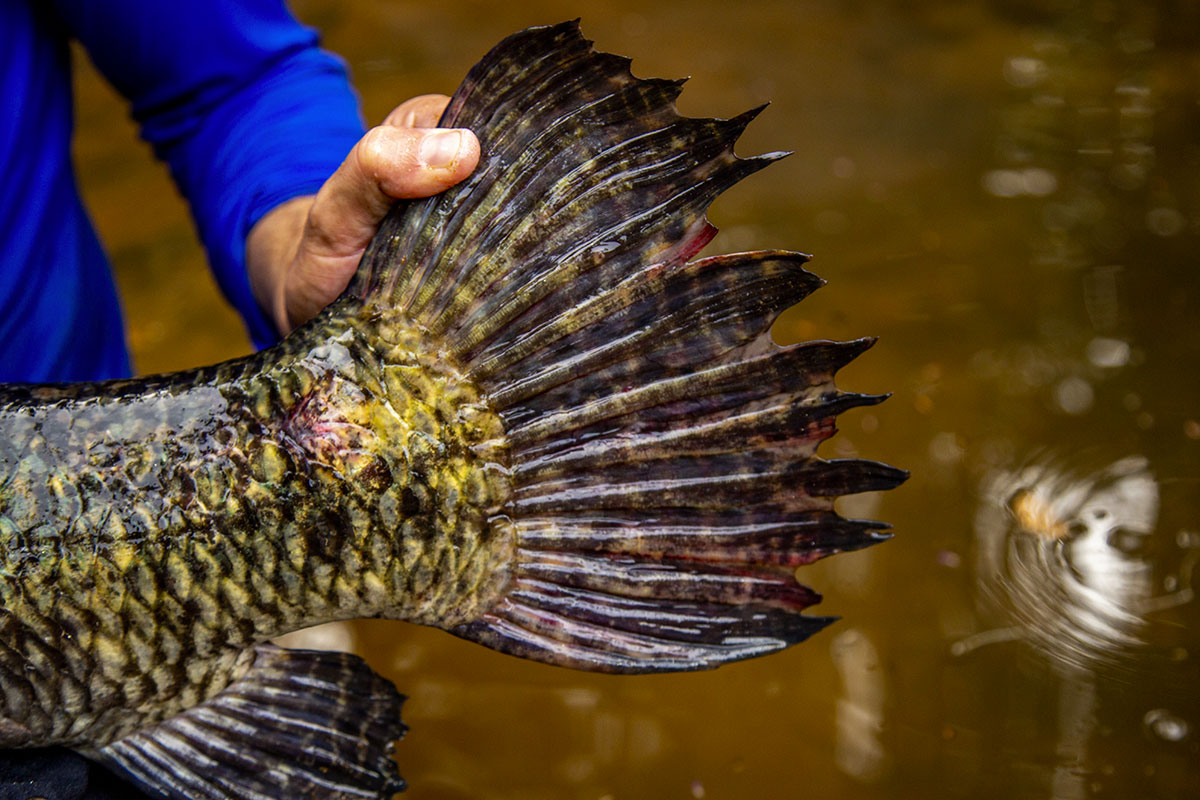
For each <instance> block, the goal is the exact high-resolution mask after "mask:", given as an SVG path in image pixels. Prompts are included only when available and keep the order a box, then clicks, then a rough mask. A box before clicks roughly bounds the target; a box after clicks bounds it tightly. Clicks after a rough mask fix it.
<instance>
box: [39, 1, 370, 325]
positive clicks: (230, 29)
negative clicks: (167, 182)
mask: <svg viewBox="0 0 1200 800" xmlns="http://www.w3.org/2000/svg"><path fill="white" fill-rule="evenodd" d="M55 1H56V7H57V9H58V12H59V14H60V15H61V18H62V19H63V20H64V21H65V22H66V24H67V25H68V26H69V27H70V29H71V31H72V33H73V34H74V35H75V36H76V37H77V38H78V39H79V40H80V41H81V42H82V43H83V45H84V46H85V47H86V48H87V50H88V52H89V53H90V55H91V57H92V59H93V60H94V61H95V63H96V66H97V67H98V68H99V69H100V71H101V72H103V73H104V75H105V76H106V77H107V78H108V79H109V80H110V81H111V82H112V83H113V85H114V86H116V88H117V89H118V90H119V91H120V92H121V93H122V94H124V95H125V96H126V97H127V98H129V100H130V101H131V104H132V111H133V116H134V119H136V120H137V122H138V123H139V124H140V125H141V131H142V137H143V138H144V139H145V140H146V141H148V142H149V143H150V144H151V145H152V146H153V148H154V152H155V153H156V154H157V155H158V157H159V158H161V159H163V160H164V161H166V162H167V164H168V165H169V166H170V169H171V173H172V175H173V176H174V178H175V181H176V183H177V184H178V186H179V188H180V190H181V191H182V192H183V194H184V196H185V197H186V198H187V201H188V203H189V204H190V205H191V209H192V215H193V217H194V218H195V221H196V225H197V228H198V230H199V234H200V238H201V241H202V242H203V243H204V246H205V248H206V249H207V251H208V256H209V260H210V262H211V263H212V267H213V271H214V273H215V274H216V278H217V282H218V284H219V285H220V287H221V289H222V291H223V292H224V293H225V296H226V297H227V298H228V299H229V301H230V302H231V303H232V304H233V305H234V307H235V308H237V310H238V311H239V312H240V313H241V314H242V316H243V318H244V319H245V320H246V324H247V327H248V328H249V331H250V337H251V339H252V340H253V341H254V343H255V345H256V346H259V347H263V346H266V345H267V344H270V343H271V342H273V341H275V340H276V339H277V338H278V335H277V334H276V332H275V330H274V326H273V325H272V324H271V323H270V321H269V319H268V317H267V316H266V315H265V314H264V313H263V311H262V310H261V309H260V308H259V307H258V304H257V303H256V302H255V300H254V296H253V294H252V293H251V291H250V283H249V279H248V277H247V275H246V255H245V253H246V235H247V233H248V232H249V231H250V228H251V227H252V226H253V225H254V223H255V222H257V221H258V220H259V219H260V218H261V217H262V216H263V215H264V214H265V213H266V212H268V211H270V210H271V209H272V208H274V207H275V206H276V205H278V204H279V203H281V202H283V201H285V200H288V199H289V198H292V197H296V196H298V195H303V194H311V193H313V192H315V191H316V190H317V189H318V188H319V187H320V185H321V184H322V183H323V182H324V181H325V179H326V178H327V177H329V175H330V174H331V173H332V172H333V171H334V170H335V169H337V167H338V165H339V164H340V163H341V162H342V159H343V158H344V157H345V155H346V153H347V152H349V150H350V148H351V147H352V146H353V145H354V143H355V142H356V141H357V140H358V139H359V137H361V136H362V133H363V123H362V119H361V116H360V112H359V108H358V100H357V97H356V96H355V94H354V92H353V91H352V89H351V88H350V86H349V82H348V80H347V76H346V68H345V65H344V64H343V63H342V62H341V61H340V60H338V59H337V58H336V57H334V56H333V55H331V54H329V53H327V52H325V51H322V50H321V49H320V48H319V47H318V42H317V34H316V33H315V32H314V31H312V30H310V29H308V28H305V27H303V26H301V25H300V24H299V23H298V22H297V21H296V20H295V18H294V17H292V15H291V14H290V13H289V11H288V10H287V8H286V7H285V5H284V4H283V1H282V0H173V2H162V0H106V2H103V3H96V2H94V0H55Z"/></svg>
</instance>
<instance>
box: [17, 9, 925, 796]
mask: <svg viewBox="0 0 1200 800" xmlns="http://www.w3.org/2000/svg"><path fill="white" fill-rule="evenodd" d="M680 88H681V82H680V81H665V80H644V79H638V78H635V77H634V76H633V75H632V73H631V72H630V71H629V61H628V59H624V58H620V57H617V56H613V55H609V54H605V53H599V52H597V51H595V50H594V49H593V48H592V46H591V43H590V42H588V41H587V40H586V39H584V38H583V36H582V34H581V33H580V31H579V27H578V25H577V24H575V23H564V24H562V25H556V26H551V27H547V28H534V29H529V30H526V31H522V32H520V33H517V34H515V35H513V36H511V37H509V38H508V39H506V40H504V41H503V42H501V43H500V45H498V46H497V47H496V48H494V49H493V50H492V52H491V53H489V54H488V56H486V57H485V58H484V60H483V61H481V62H480V63H479V64H478V65H476V66H475V67H474V68H473V69H472V70H471V71H470V73H469V74H468V76H467V79H466V80H465V81H464V83H463V85H462V86H461V87H460V88H459V90H458V91H457V92H456V93H455V95H454V97H453V98H452V99H451V102H450V104H449V106H448V107H447V110H446V112H445V115H444V116H443V118H442V120H441V124H442V125H443V126H447V127H467V128H470V129H472V130H474V131H475V132H476V134H477V135H478V136H479V138H480V142H481V151H482V153H481V157H480V162H479V165H478V167H477V168H476V170H475V171H474V172H473V173H472V174H471V176H470V177H469V178H467V179H466V180H465V181H463V182H462V183H460V184H458V185H456V186H455V187H452V188H451V189H449V190H447V191H446V192H444V193H442V194H440V195H438V196H436V197H433V198H428V199H424V200H420V201H412V202H406V203H402V204H399V205H397V206H396V207H395V208H394V209H393V210H392V211H391V212H390V213H389V214H388V216H387V218H386V219H385V220H384V222H383V223H382V225H381V226H380V230H379V232H378V233H377V235H376V236H375V238H374V239H373V240H372V242H371V244H370V246H369V247H368V248H367V251H366V253H365V254H364V256H363V259H362V262H361V263H360V265H359V268H358V271H357V272H356V274H355V277H354V278H353V280H352V281H351V284H350V286H349V288H348V289H347V291H346V293H345V294H344V295H343V297H342V299H340V300H339V301H338V302H337V303H336V304H335V305H333V306H331V307H330V308H329V309H327V310H326V311H325V312H323V313H322V315H321V316H319V317H318V318H317V319H316V320H315V321H313V322H312V323H310V324H308V325H307V326H305V327H303V328H301V329H300V330H298V331H296V332H295V333H293V334H292V335H291V336H289V337H288V338H287V339H285V340H284V341H283V342H282V343H281V344H279V345H277V346H276V347H274V348H271V349H270V350H267V351H264V352H263V353H261V354H259V355H256V356H252V357H249V358H245V359H241V360H237V361H232V362H229V363H226V364H223V365H219V366H216V367H211V368H207V369H201V370H196V371H193V372H188V373H181V374H179V375H173V376H165V377H157V378H148V379H145V380H141V381H126V382H117V383H108V384H93V385H84V386H74V387H9V388H4V389H0V431H3V439H2V440H0V559H2V561H0V692H2V693H3V698H2V703H3V705H0V747H16V746H23V745H35V744H50V743H61V744H66V745H70V746H74V747H77V748H78V749H81V750H83V751H85V752H88V753H90V754H93V755H95V756H96V757H97V758H98V759H100V760H102V761H104V763H107V764H109V765H113V766H115V767H116V768H118V769H122V770H124V771H126V773H127V774H129V775H131V776H133V777H134V778H135V779H137V780H139V781H140V782H141V783H142V784H143V785H146V786H150V787H153V788H154V789H155V790H156V791H161V792H163V793H165V794H166V795H167V796H169V797H171V798H174V799H175V800H193V798H195V797H201V798H204V800H244V799H246V800H251V799H252V800H262V798H264V797H274V796H280V797H314V798H315V797H338V798H342V797H365V798H380V797H387V796H389V792H390V791H393V790H394V788H395V787H396V786H398V785H399V783H398V780H399V779H398V776H397V775H396V774H395V770H394V765H392V764H391V761H390V758H389V757H388V754H387V753H386V752H385V750H386V746H387V743H388V742H390V741H391V740H392V739H395V738H397V737H398V736H399V735H401V734H402V733H403V726H402V725H401V724H400V723H399V708H400V706H399V704H400V702H401V698H400V697H399V695H398V694H397V693H396V692H395V691H394V689H391V687H386V688H384V686H383V685H384V684H386V681H383V680H382V679H380V678H378V676H376V675H374V674H373V673H371V672H370V670H369V669H368V668H366V667H365V665H363V664H362V663H361V661H360V660H355V659H354V658H353V657H350V656H344V657H341V658H330V657H329V654H314V653H311V652H306V651H278V650H277V649H276V650H271V649H264V648H267V646H265V645H262V644H259V643H261V642H263V641H264V640H266V639H268V638H270V637H273V636H275V635H277V634H281V633H284V632H287V631H290V630H294V629H297V628H300V627H304V626H306V625H309V624H312V623H316V622H324V621H328V620H333V619H347V618H353V617H394V618H399V619H405V620H409V621H413V622H420V623H425V624H431V625H436V626H438V627H442V628H445V629H447V630H449V631H451V632H452V633H454V634H456V635H458V636H462V637H464V638H468V639H471V640H474V641H477V642H480V643H482V644H484V645H486V646H489V647H492V648H495V649H497V650H501V651H503V652H508V653H512V654H516V655H520V656H524V657H528V658H533V659H538V660H541V661H544V662H547V663H551V664H556V665H560V666H568V667H573V668H578V669H588V670H599V671H607V672H626V673H629V672H664V671H677V670H695V669H712V668H714V667H717V666H720V665H721V664H726V663H729V662H732V661H737V660H740V659H745V658H752V657H756V656H760V655H763V654H766V653H771V652H776V651H778V650H781V649H783V648H786V647H789V646H791V645H793V644H796V643H797V642H800V641H803V640H804V639H806V638H807V637H809V636H811V635H813V634H814V633H816V632H818V631H820V630H821V629H823V628H824V627H825V626H826V625H828V624H829V623H830V622H832V621H833V620H832V619H831V618H828V617H818V616H810V615H808V614H806V613H804V612H805V610H806V609H807V608H809V607H811V606H812V605H813V604H815V603H817V602H818V601H819V600H820V595H819V594H817V592H815V591H813V590H812V589H810V588H808V587H807V586H804V585H802V584H801V583H799V582H798V581H797V579H796V569H797V568H798V567H801V566H803V565H805V564H809V563H812V562H813V561H816V560H817V559H819V558H823V557H825V556H828V555H832V554H835V553H840V552H844V551H847V550H854V549H858V548H862V547H867V546H869V545H872V544H874V543H876V542H879V541H882V540H884V539H886V538H887V534H886V533H885V530H886V528H887V526H886V525H884V524H882V523H878V522H873V521H870V520H855V519H845V518H843V517H841V516H840V515H839V514H838V513H837V511H836V509H835V506H834V504H835V501H836V499H837V498H838V497H839V496H841V495H845V494H850V493H854V492H866V491H876V490H883V489H889V488H892V487H894V486H896V485H898V484H899V483H901V482H902V481H903V480H904V479H905V477H906V474H905V473H904V472H903V471H901V470H897V469H895V468H893V467H889V466H887V465H884V464H879V463H876V462H873V461H867V460H863V459H857V458H850V459H836V460H825V459H822V458H820V457H818V455H817V448H818V446H819V445H820V444H821V442H823V441H825V440H826V439H827V438H828V437H830V436H832V435H833V433H834V431H835V429H836V427H835V425H836V419H837V415H838V414H840V413H841V412H842V411H845V410H846V409H850V408H854V407H858V406H866V405H873V404H875V403H878V402H880V401H882V400H883V399H884V398H883V397H882V396H879V395H865V394H856V393H851V392H844V391H841V390H840V389H838V387H837V386H836V385H835V381H834V378H835V374H836V373H837V371H838V370H839V369H840V368H841V367H843V366H844V365H845V364H847V363H848V362H849V361H851V360H852V359H853V358H855V357H856V356H857V355H859V354H860V353H861V352H863V351H864V350H866V349H867V348H868V347H870V345H871V343H872V341H873V340H870V339H860V340H856V341H850V342H829V341H815V342H807V343H803V344H797V345H792V346H788V347H781V346H779V345H777V344H775V343H774V342H773V341H772V340H771V336H770V328H771V325H772V324H773V322H774V321H775V319H776V318H777V316H778V315H779V314H780V313H781V312H782V311H783V310H784V309H786V308H788V307H790V306H792V305H793V304H795V303H798V302H800V301H801V300H802V299H803V298H804V297H805V296H807V295H808V294H809V293H810V292H812V291H814V290H815V289H816V288H818V287H819V286H820V285H821V283H822V281H821V280H820V279H819V278H817V277H816V276H815V275H813V274H811V273H809V272H808V271H807V270H806V269H805V264H806V262H807V261H808V256H806V255H804V254H802V253H797V252H792V251H786V250H768V251H756V252H751V253H735V254H729V255H723V256H713V257H709V258H700V259H696V258H694V257H695V256H696V255H697V254H698V253H699V252H700V250H701V249H702V248H704V246H705V245H706V244H708V242H709V241H710V240H711V239H712V237H713V235H714V234H715V229H714V228H713V227H712V226H711V225H710V224H709V223H708V221H707V219H706V216H705V213H706V209H707V208H708V205H709V204H710V203H711V202H712V200H713V199H714V198H716V196H717V195H719V194H720V193H721V192H722V191H723V190H725V189H726V188H728V187H730V186H732V185H733V184H734V183H736V182H737V181H739V180H741V179H742V178H744V177H746V176H748V175H750V174H752V173H754V172H756V171H757V170H759V169H761V168H762V167H764V166H766V165H767V164H770V163H771V162H773V161H775V160H777V159H778V158H780V157H782V155H783V154H780V153H774V154H768V155H765V156H757V157H751V158H742V157H739V156H737V155H736V154H735V153H734V151H733V146H734V142H735V141H736V140H737V138H738V136H739V135H740V134H741V132H742V130H743V129H744V128H745V126H746V125H747V124H748V123H749V121H750V120H751V119H752V118H753V117H754V116H755V114H756V113H757V110H754V111H750V112H747V113H745V114H742V115H740V116H738V117H735V118H733V119H729V120H717V119H692V118H687V117H683V116H682V115H680V114H679V113H678V111H677V110H676V108H675V98H676V97H677V96H678V94H679V92H680ZM320 676H324V677H320ZM310 679H311V680H310ZM343 683H344V684H345V685H343ZM281 699H286V700H287V701H288V702H290V703H292V704H293V705H292V706H291V707H289V709H288V710H286V711H284V710H281V708H280V706H281ZM247 707H252V708H253V712H250V711H247V710H246V709H247ZM368 710H369V711H370V712H371V713H366V712H367V711H368ZM247 717H249V718H250V719H251V722H247V721H246V720H247ZM314 720H321V721H323V722H326V723H328V724H327V725H326V726H325V727H324V728H322V726H321V725H320V724H317V723H315V722H314ZM214 737H215V738H214ZM366 737H370V738H371V739H372V741H373V742H374V744H373V746H367V743H366V742H365V741H364V739H365V738H366ZM380 741H382V744H380ZM214 742H215V743H214ZM314 743H315V744H314ZM317 750H320V753H319V754H318V755H313V753H314V752H316V751H317ZM247 754H250V755H247ZM306 759H307V760H306ZM264 764H269V765H270V767H269V768H265V767H264V766H263V765H264ZM335 773H336V774H337V775H339V776H341V777H338V778H337V779H336V780H334V779H332V778H331V777H330V776H331V775H333V774H335ZM213 781H217V782H218V783H220V786H219V787H218V788H215V789H211V791H210V788H211V785H212V783H213ZM331 787H333V788H332V789H331ZM331 792H332V793H331Z"/></svg>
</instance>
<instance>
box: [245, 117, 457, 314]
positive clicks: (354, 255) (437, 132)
mask: <svg viewBox="0 0 1200 800" xmlns="http://www.w3.org/2000/svg"><path fill="white" fill-rule="evenodd" d="M449 102H450V98H449V97H446V96H445V95H440V94H427V95H421V96H420V97H414V98H412V99H411V100H408V101H406V102H404V103H402V104H400V105H399V106H397V107H396V108H395V110H393V111H392V113H390V114H388V116H387V119H385V120H384V121H383V124H382V125H380V126H379V127H377V128H372V129H371V130H369V131H367V133H366V135H365V136H363V138H362V139H360V140H359V141H358V143H357V144H356V145H355V146H354V148H353V149H352V150H351V151H350V154H349V155H348V156H346V160H345V161H344V162H342V165H341V166H340V167H338V169H337V171H336V172H335V173H334V174H333V175H331V176H330V178H329V180H327V181H326V182H325V184H324V185H323V186H322V187H321V189H320V190H319V191H318V192H317V193H316V194H315V195H308V196H305V197H296V198H293V199H291V200H289V201H287V202H285V203H281V204H280V205H278V206H276V207H275V208H273V209H272V210H271V211H269V212H267V214H266V215H265V216H264V217H263V218H262V219H260V220H259V221H258V223H257V224H255V226H254V227H253V228H252V229H251V230H250V234H249V236H248V237H247V238H246V268H247V270H248V272H249V276H250V287H251V289H253V291H254V296H255V298H256V299H257V300H258V303H259V305H260V306H262V308H263V309H264V310H265V311H267V313H268V314H269V315H270V317H271V320H272V321H273V322H274V323H275V327H276V328H278V329H279V331H280V332H281V333H284V334H286V333H288V332H289V331H291V330H292V328H295V327H296V326H297V325H300V324H301V323H303V322H306V321H307V320H309V319H311V318H312V317H314V316H316V315H317V313H318V312H319V311H320V310H321V309H322V308H324V307H325V306H327V305H328V304H329V303H331V302H332V301H333V300H335V299H336V298H337V297H338V295H340V294H341V293H342V290H343V289H345V288H346V285H347V284H348V283H349V282H350V278H351V277H353V275H354V269H355V267H357V266H358V261H359V259H360V258H361V257H362V254H363V251H364V250H365V249H366V247H367V245H368V244H369V243H370V241H371V237H373V236H374V235H375V230H376V228H378V227H379V223H380V222H382V221H383V218H384V216H385V215H386V214H387V212H388V210H389V209H391V207H392V205H393V204H394V203H395V202H396V201H397V200H403V199H411V198H417V197H428V196H430V195H433V194H437V193H438V192H441V191H444V190H446V189H448V188H450V187H451V186H453V185H454V184H456V183H458V182H459V181H461V180H462V179H463V178H465V177H467V175H469V174H471V171H472V170H473V169H475V165H476V163H478V161H479V141H478V140H477V139H476V138H475V134H473V133H471V131H469V130H466V129H465V128H461V129H460V128H452V129H445V130H442V129H434V126H436V125H437V122H438V119H439V118H440V117H441V115H442V112H443V111H444V110H445V108H446V104H447V103H449Z"/></svg>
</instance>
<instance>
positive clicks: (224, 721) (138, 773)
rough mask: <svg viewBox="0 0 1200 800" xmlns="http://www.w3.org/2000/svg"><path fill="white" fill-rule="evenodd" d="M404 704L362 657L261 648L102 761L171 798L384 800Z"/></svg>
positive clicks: (104, 752) (395, 785) (393, 773)
mask: <svg viewBox="0 0 1200 800" xmlns="http://www.w3.org/2000/svg"><path fill="white" fill-rule="evenodd" d="M403 702H404V698H403V697H402V696H401V695H400V694H399V693H398V692H397V691H396V689H395V687H394V686H392V684H391V683H390V682H388V681H387V680H385V679H383V678H381V677H380V676H379V675H377V674H375V672H373V671H372V670H371V668H370V667H368V666H367V665H366V662H364V661H363V660H362V659H361V658H359V657H357V656H353V655H349V654H347V653H334V652H325V651H313V650H286V649H284V648H281V647H276V646H274V645H258V646H257V647H255V649H254V663H253V664H252V665H251V667H250V669H249V671H248V672H247V673H246V675H245V676H244V677H242V678H241V679H239V680H237V681H235V682H234V683H233V684H231V685H230V686H229V687H227V688H226V689H225V690H224V691H222V692H221V693H220V694H218V695H216V696H215V697H213V698H212V699H210V700H208V701H206V702H204V703H201V704H199V705H197V706H193V707H192V708H190V709H188V710H187V711H184V712H183V713H181V714H178V715H176V716H173V717H170V718H168V719H167V720H165V721H163V722H161V723H159V724H158V725H155V726H153V727H151V728H147V729H145V730H142V731H139V732H137V733H135V734H133V735H131V736H128V737H126V738H124V739H121V740H119V741H117V742H114V743H113V744H110V745H108V746H106V747H104V748H102V749H101V750H100V751H99V752H98V754H96V757H97V759H98V760H99V761H101V762H102V763H104V764H105V765H106V766H108V767H110V768H112V769H115V770H117V771H118V772H121V773H125V774H128V775H129V776H130V777H131V778H133V779H134V780H135V781H137V782H138V783H139V784H141V785H143V786H144V787H146V788H147V790H148V791H151V792H157V793H159V794H161V795H162V796H164V797H169V798H173V800H278V798H282V797H286V798H337V799H338V800H342V799H343V798H346V799H349V798H372V799H375V798H379V799H381V800H386V798H390V797H391V796H392V795H393V794H395V793H396V792H398V791H402V790H403V789H404V781H403V780H402V779H401V778H400V775H399V773H398V772H397V770H396V763H395V761H393V760H392V755H391V754H392V746H393V744H394V743H395V741H396V740H398V739H399V738H401V737H402V736H403V735H404V732H405V730H406V727H405V725H404V724H403V723H402V722H401V721H400V706H401V704H402V703H403Z"/></svg>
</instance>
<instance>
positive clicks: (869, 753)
mask: <svg viewBox="0 0 1200 800" xmlns="http://www.w3.org/2000/svg"><path fill="white" fill-rule="evenodd" d="M830 650H831V653H832V655H833V663H834V665H835V666H836V667H837V670H838V673H839V674H840V675H841V678H842V696H841V697H839V698H838V701H837V750H836V751H835V755H834V758H835V760H836V762H837V765H838V768H839V769H841V770H842V771H843V772H845V773H846V774H847V775H850V776H852V777H854V778H857V779H859V780H861V781H876V780H879V778H880V777H882V776H883V773H884V770H885V769H886V768H887V763H888V754H887V751H886V750H885V749H884V747H883V743H882V742H881V741H880V733H881V732H882V730H883V707H884V702H885V701H886V699H887V694H886V691H885V689H884V685H883V673H882V671H881V670H880V664H879V654H878V652H877V651H876V650H875V645H873V644H871V640H870V639H868V638H867V636H866V635H865V634H863V633H862V632H861V631H858V630H855V629H853V628H851V629H850V630H847V631H843V632H842V633H839V634H838V635H837V636H835V637H834V639H833V643H832V644H831V645H830Z"/></svg>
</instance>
